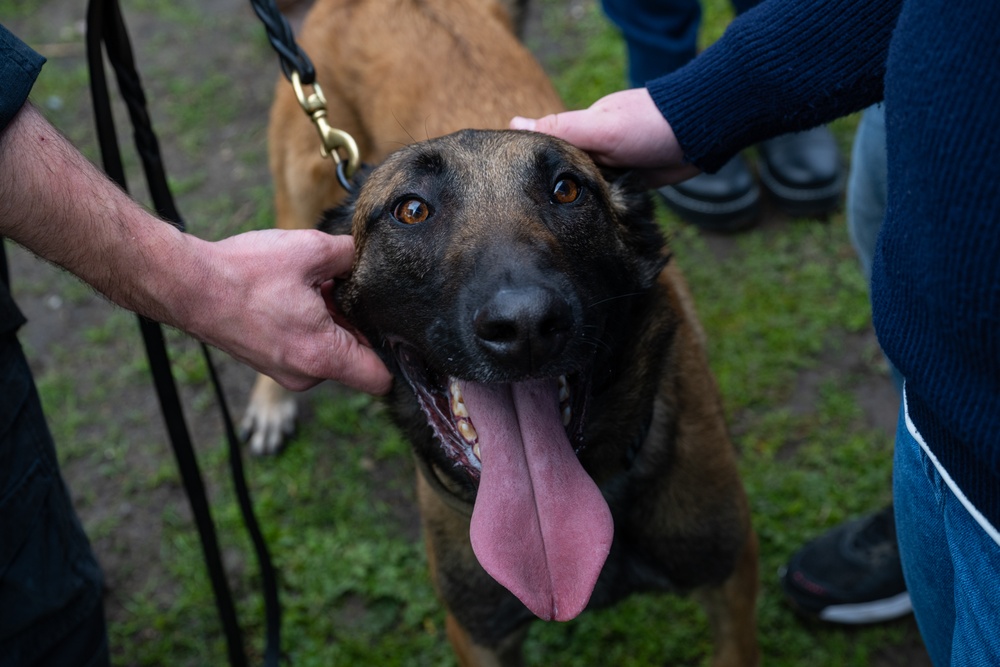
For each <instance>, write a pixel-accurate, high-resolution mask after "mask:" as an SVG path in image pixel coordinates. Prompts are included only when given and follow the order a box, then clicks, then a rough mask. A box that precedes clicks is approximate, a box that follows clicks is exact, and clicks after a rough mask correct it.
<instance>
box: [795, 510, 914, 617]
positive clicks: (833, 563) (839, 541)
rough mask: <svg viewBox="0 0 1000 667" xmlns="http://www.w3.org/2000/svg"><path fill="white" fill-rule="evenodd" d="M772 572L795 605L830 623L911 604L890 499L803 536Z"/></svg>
mask: <svg viewBox="0 0 1000 667" xmlns="http://www.w3.org/2000/svg"><path fill="white" fill-rule="evenodd" d="M778 576H779V577H780V579H781V587H782V588H783V589H784V591H785V594H786V595H787V596H788V598H789V600H790V601H791V603H792V605H793V606H794V607H795V608H796V609H797V610H798V611H800V612H803V613H805V614H807V615H810V616H816V617H818V618H819V619H820V620H823V621H828V622H830V623H847V624H861V623H880V622H882V621H889V620H892V619H894V618H899V617H901V616H905V615H906V614H908V613H910V612H911V611H912V609H913V608H912V607H911V605H910V595H909V593H907V592H906V582H904V581H903V567H902V565H901V564H900V561H899V548H898V546H897V544H896V521H895V518H894V517H893V514H892V505H890V506H889V507H887V508H886V509H883V510H881V511H879V512H876V513H875V514H872V515H869V516H866V517H863V518H861V519H856V520H854V521H850V522H848V523H844V524H841V525H840V526H837V527H836V528H833V529H832V530H830V531H828V532H826V533H825V534H823V535H821V536H820V537H818V538H817V539H815V540H813V541H811V542H809V543H808V544H806V545H805V546H804V547H802V548H801V549H799V551H797V552H796V553H795V555H793V556H792V558H791V560H789V562H788V565H787V566H786V567H784V568H782V570H781V571H780V572H779V573H778Z"/></svg>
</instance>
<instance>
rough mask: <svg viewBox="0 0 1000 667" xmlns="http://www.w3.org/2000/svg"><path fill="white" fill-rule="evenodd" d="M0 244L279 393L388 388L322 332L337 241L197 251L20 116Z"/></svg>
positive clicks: (364, 360) (339, 337)
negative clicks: (234, 364)
mask: <svg viewBox="0 0 1000 667" xmlns="http://www.w3.org/2000/svg"><path fill="white" fill-rule="evenodd" d="M0 235H3V236H7V237H9V238H11V239H13V240H14V241H16V242H17V243H19V244H21V245H23V246H24V247H26V248H28V249H29V250H31V251H32V252H34V253H36V254H37V255H39V256H41V257H43V258H45V259H47V260H49V261H50V262H53V263H55V264H58V265H59V266H62V267H63V268H65V269H67V270H68V271H70V272H71V273H73V274H75V275H77V276H78V277H80V278H81V279H83V280H84V281H86V282H87V283H89V284H90V285H91V286H93V287H94V288H95V289H97V290H98V291H99V292H101V293H102V294H104V295H105V296H107V297H108V298H109V299H111V300H112V301H113V302H115V303H117V304H118V305H120V306H123V307H125V308H128V309H129V310H133V311H135V312H137V313H140V314H142V315H145V316H146V317H149V318H151V319H154V320H157V321H159V322H163V323H165V324H169V325H171V326H175V327H177V328H179V329H183V330H184V331H187V332H188V333H190V334H192V335H194V336H195V337H196V338H198V339H200V340H202V341H204V342H206V343H210V344H212V345H216V346H218V347H220V348H222V349H223V350H225V351H226V352H228V353H229V354H231V355H232V356H234V357H235V358H237V359H239V360H240V361H243V362H245V363H247V364H248V365H250V366H252V367H253V368H255V369H257V370H259V371H260V372H262V373H265V374H267V375H270V376H271V377H273V378H274V379H276V380H277V381H278V382H280V383H281V384H283V385H284V386H286V387H288V388H290V389H305V388H307V387H310V386H312V385H314V384H316V383H317V382H319V381H320V380H321V379H324V378H331V379H336V380H339V381H341V382H344V383H345V384H347V385H350V386H352V387H355V388H358V389H362V390H364V391H369V392H373V393H383V392H385V391H387V390H388V387H389V383H390V380H391V378H390V376H389V372H388V371H387V370H386V368H385V366H384V365H383V364H382V362H381V361H380V360H379V359H378V357H377V356H376V355H375V353H374V352H373V351H372V350H371V349H369V348H368V347H366V346H365V345H363V344H362V343H361V342H360V341H358V339H357V338H356V337H354V336H353V335H352V334H351V333H349V332H348V331H347V330H345V329H343V328H342V327H340V326H338V325H337V324H336V323H335V322H334V320H333V319H332V317H331V313H330V312H329V311H328V304H327V302H326V300H325V298H324V290H327V289H329V286H330V285H331V283H332V281H333V280H334V279H335V278H337V277H339V276H341V275H343V274H345V273H346V272H347V271H349V270H350V268H351V262H352V259H353V256H354V244H353V241H352V240H351V238H350V237H349V236H337V237H335V236H329V235H327V234H323V233H322V232H319V231H316V230H297V231H282V230H265V231H256V232H247V233H245V234H239V235H237V236H234V237H230V238H228V239H224V240H222V241H217V242H213V243H209V242H207V241H202V240H200V239H198V238H196V237H194V236H191V235H190V234H184V233H181V232H180V231H178V230H177V229H176V228H174V227H173V226H172V225H169V224H167V223H166V222H163V221H162V220H160V219H158V218H157V217H155V216H153V215H151V214H150V213H149V212H147V211H146V210H145V209H143V208H142V207H141V206H140V205H139V204H137V203H136V202H135V201H133V200H132V199H130V198H129V197H128V195H127V194H126V193H125V192H123V191H122V190H121V189H120V188H118V187H117V186H116V185H114V183H112V182H111V181H110V180H108V179H107V178H106V177H105V176H104V175H103V174H102V173H101V172H100V171H99V170H98V169H97V168H96V167H95V166H94V165H92V164H90V163H89V162H88V161H87V160H86V159H85V158H84V157H83V156H82V155H81V154H80V153H79V152H78V151H77V150H76V149H75V148H74V147H73V146H72V145H70V143H69V142H68V141H66V139H65V138H63V137H62V136H61V135H60V134H59V133H58V132H56V131H55V129H53V128H52V126H51V125H49V123H48V122H47V121H46V120H45V119H44V118H42V117H41V115H40V114H39V113H38V112H37V111H36V110H35V109H33V108H31V107H29V106H26V107H24V108H23V109H22V110H21V111H20V112H19V114H18V115H17V117H15V119H14V120H13V121H12V122H11V123H10V124H9V125H8V126H7V128H6V129H5V130H4V131H3V133H2V134H0Z"/></svg>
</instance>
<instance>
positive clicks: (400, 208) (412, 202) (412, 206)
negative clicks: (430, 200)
mask: <svg viewBox="0 0 1000 667" xmlns="http://www.w3.org/2000/svg"><path fill="white" fill-rule="evenodd" d="M430 215H431V209H430V207H429V206H428V205H427V202H425V201H423V200H420V199H417V198H416V197H410V198H409V199H404V200H402V201H400V202H399V203H398V204H396V208H394V209H393V211H392V217H394V218H395V219H396V220H398V221H399V222H401V223H403V224H404V225H415V224H417V223H418V222H423V221H424V220H426V219H427V218H429V217H430Z"/></svg>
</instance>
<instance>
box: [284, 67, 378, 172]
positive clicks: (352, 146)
mask: <svg viewBox="0 0 1000 667" xmlns="http://www.w3.org/2000/svg"><path fill="white" fill-rule="evenodd" d="M291 79H292V88H294V89H295V96H296V97H297V98H298V100H299V105H300V106H301V107H302V110H303V111H305V112H306V115H308V116H309V118H310V119H311V120H312V122H313V125H315V126H316V129H317V131H319V138H320V141H321V142H322V145H321V146H320V153H321V154H322V155H323V157H332V158H333V161H334V162H335V163H336V164H337V171H338V172H340V171H341V170H343V173H344V175H345V176H346V177H347V178H348V179H350V178H351V177H352V176H354V173H355V172H356V171H357V170H358V164H359V162H360V161H361V155H360V152H359V151H358V144H357V142H356V141H354V137H352V136H351V135H349V134H348V133H347V132H344V131H343V130H339V129H337V128H335V127H331V126H330V123H328V122H327V120H326V98H325V97H324V96H323V89H322V88H320V87H319V83H313V84H312V89H313V92H312V94H310V95H308V96H307V95H306V93H305V90H303V88H302V80H301V78H300V77H299V73H298V72H297V71H293V72H292V76H291ZM341 149H343V151H344V154H343V155H342V154H341V152H340V151H341Z"/></svg>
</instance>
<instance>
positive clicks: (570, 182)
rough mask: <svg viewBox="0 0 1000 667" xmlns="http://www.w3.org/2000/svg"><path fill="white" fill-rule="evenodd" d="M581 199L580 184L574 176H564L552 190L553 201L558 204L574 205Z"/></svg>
mask: <svg viewBox="0 0 1000 667" xmlns="http://www.w3.org/2000/svg"><path fill="white" fill-rule="evenodd" d="M579 198H580V184H579V183H578V182H577V180H576V179H575V178H573V177H572V176H563V177H561V178H560V179H559V180H558V181H556V184H555V187H553V188H552V200H553V201H555V202H556V203H557V204H572V203H573V202H575V201H576V200H577V199H579Z"/></svg>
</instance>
